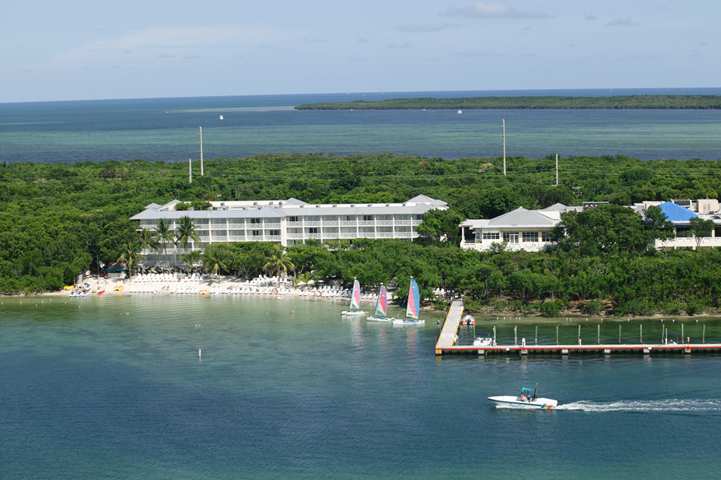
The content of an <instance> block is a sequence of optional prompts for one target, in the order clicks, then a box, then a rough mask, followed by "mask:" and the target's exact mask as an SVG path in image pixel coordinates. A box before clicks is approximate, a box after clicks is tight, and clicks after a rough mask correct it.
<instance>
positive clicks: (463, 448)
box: [0, 297, 721, 480]
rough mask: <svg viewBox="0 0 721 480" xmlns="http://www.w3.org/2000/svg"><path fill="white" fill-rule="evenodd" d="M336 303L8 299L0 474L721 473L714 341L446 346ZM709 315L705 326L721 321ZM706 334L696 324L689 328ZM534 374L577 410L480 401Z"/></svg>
mask: <svg viewBox="0 0 721 480" xmlns="http://www.w3.org/2000/svg"><path fill="white" fill-rule="evenodd" d="M341 309H343V305H334V304H326V303H316V302H310V301H289V300H262V299H255V300H254V299H248V298H211V299H208V298H198V297H184V298H183V297H160V298H139V297H133V298H130V297H125V298H88V299H72V300H71V299H65V300H37V299H35V300H32V299H31V300H13V299H10V300H8V299H4V300H2V302H1V303H0V364H1V365H2V368H0V385H2V388H0V445H1V446H2V448H0V478H2V479H3V480H16V479H33V480H36V479H54V480H55V479H61V480H62V479H73V480H79V479H98V478H104V479H126V478H144V479H156V478H157V479H161V478H162V479H166V478H173V479H200V480H203V479H238V478H252V479H262V478H273V479H319V478H328V479H371V478H373V479H375V478H402V479H414V480H417V479H448V478H458V479H477V478H489V479H507V478H508V477H509V476H513V477H523V478H534V479H540V480H544V479H557V478H584V479H589V480H594V479H618V478H653V479H654V480H661V479H677V478H704V479H709V478H716V476H717V475H718V472H719V471H721V459H720V458H719V456H718V447H717V442H716V439H717V438H718V430H719V427H721V381H719V373H718V372H719V368H720V367H721V356H714V355H693V356H686V357H683V356H680V355H679V356H651V357H646V358H644V357H641V356H624V355H619V356H612V357H608V358H604V357H602V356H595V355H590V356H569V357H567V358H559V357H555V356H547V357H535V358H528V359H519V358H515V357H495V358H488V359H479V358H475V357H448V358H442V359H437V358H435V357H434V355H433V345H434V343H435V340H436V336H437V334H438V329H437V327H436V326H435V319H436V318H438V317H437V316H435V317H428V320H429V322H428V325H427V326H426V327H424V328H419V329H417V328H393V327H391V326H388V325H380V324H370V323H366V322H364V321H360V320H354V321H344V320H341V319H340V318H339V317H340V310H341ZM424 315H426V314H425V313H424ZM720 325H721V324H719V323H718V322H715V323H713V324H712V326H713V328H709V329H708V333H709V334H711V333H713V335H716V336H717V337H718V336H719V334H721V330H720ZM611 327H615V325H611ZM634 327H635V325H634V324H633V323H631V324H625V323H624V329H626V331H627V332H635V331H636V329H635V328H634ZM646 327H647V330H648V331H649V334H650V331H651V330H653V329H652V327H651V324H649V323H647V324H646ZM563 328H564V332H565V334H567V335H571V336H572V335H574V334H575V333H574V332H575V331H576V330H575V326H574V325H572V324H568V325H564V327H563ZM584 328H586V327H584ZM678 328H679V327H678V324H677V323H676V324H672V325H671V329H672V331H674V332H675V331H676V330H677V329H678ZM697 330H698V324H696V323H689V325H688V326H687V330H686V334H687V335H691V336H694V335H696V334H697V333H698V331H697ZM590 331H591V332H593V329H592V328H590ZM608 331H609V333H613V332H615V331H616V330H615V328H609V329H608ZM526 335H527V333H526ZM589 341H591V340H589ZM198 348H202V350H203V356H202V361H200V360H199V359H198V356H197V349H198ZM535 383H539V384H540V386H541V391H542V392H543V393H544V394H546V395H548V396H551V397H555V398H558V399H559V400H560V401H561V402H562V403H566V404H567V405H569V406H568V407H567V408H566V409H565V410H564V409H560V410H558V411H555V412H540V411H534V412H528V411H518V410H498V409H496V408H493V407H492V406H490V405H489V404H488V403H487V402H486V400H485V397H486V396H488V395H493V394H507V393H513V392H516V391H517V389H518V387H519V386H520V385H522V384H531V385H533V384H535Z"/></svg>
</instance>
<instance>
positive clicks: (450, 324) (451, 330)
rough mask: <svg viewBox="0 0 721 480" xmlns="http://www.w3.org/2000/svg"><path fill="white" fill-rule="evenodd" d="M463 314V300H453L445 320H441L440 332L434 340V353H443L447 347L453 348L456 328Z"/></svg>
mask: <svg viewBox="0 0 721 480" xmlns="http://www.w3.org/2000/svg"><path fill="white" fill-rule="evenodd" d="M462 316H463V300H453V301H452V302H451V306H450V308H448V314H447V315H446V320H445V321H444V322H443V327H442V328H441V333H440V335H438V341H436V355H443V353H445V352H446V351H448V349H452V348H454V346H455V344H456V341H457V340H458V328H459V327H460V325H461V317H462Z"/></svg>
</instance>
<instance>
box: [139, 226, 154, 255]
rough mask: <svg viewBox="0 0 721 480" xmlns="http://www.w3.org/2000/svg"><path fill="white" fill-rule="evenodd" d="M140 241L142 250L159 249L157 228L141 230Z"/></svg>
mask: <svg viewBox="0 0 721 480" xmlns="http://www.w3.org/2000/svg"><path fill="white" fill-rule="evenodd" d="M138 242H139V244H140V250H141V251H149V250H157V249H158V245H159V242H158V234H157V232H156V231H155V230H150V229H147V228H144V229H142V230H141V231H140V234H139V236H138Z"/></svg>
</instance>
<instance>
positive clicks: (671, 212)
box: [659, 202, 697, 222]
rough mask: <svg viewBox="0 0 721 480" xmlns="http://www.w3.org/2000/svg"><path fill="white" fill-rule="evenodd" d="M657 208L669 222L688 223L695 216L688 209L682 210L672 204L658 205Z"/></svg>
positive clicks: (682, 208) (680, 207)
mask: <svg viewBox="0 0 721 480" xmlns="http://www.w3.org/2000/svg"><path fill="white" fill-rule="evenodd" d="M659 208H660V209H661V211H662V212H663V214H664V215H666V218H667V219H668V220H669V221H670V222H688V221H690V220H691V219H692V218H696V216H697V215H696V214H695V213H693V212H692V211H691V210H689V209H688V208H684V207H682V206H680V205H676V204H675V203H672V202H663V203H662V204H661V205H659Z"/></svg>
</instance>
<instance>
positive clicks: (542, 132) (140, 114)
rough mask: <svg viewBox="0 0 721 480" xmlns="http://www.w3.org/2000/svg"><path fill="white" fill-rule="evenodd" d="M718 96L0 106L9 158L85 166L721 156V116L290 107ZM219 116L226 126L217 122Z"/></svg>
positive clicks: (0, 157) (1, 149)
mask: <svg viewBox="0 0 721 480" xmlns="http://www.w3.org/2000/svg"><path fill="white" fill-rule="evenodd" d="M640 93H677V94H717V95H718V94H721V88H717V89H709V88H706V89H658V90H655V89H620V90H552V91H548V90H545V91H543V90H540V91H505V92H504V91H494V92H482V91H481V92H412V93H411V92H388V93H366V94H360V93H346V94H324V95H320V94H318V95H268V96H242V97H201V98H170V99H146V100H102V101H69V102H41V103H40V102H39V103H5V104H0V162H78V161H99V160H128V159H146V160H162V161H184V160H187V159H188V158H189V157H194V158H197V156H198V145H197V142H198V132H197V129H198V126H203V127H204V128H205V156H206V158H216V157H242V156H248V155H254V154H260V153H290V152H293V153H299V152H300V153H302V152H324V153H338V154H352V153H379V152H394V153H402V154H417V155H423V156H429V157H435V156H439V157H444V158H458V157H464V156H497V155H499V154H500V150H501V147H500V122H501V118H505V119H506V121H507V125H508V153H509V155H512V156H521V155H522V156H528V157H543V156H545V155H549V154H553V153H560V154H561V155H569V156H570V155H615V154H624V155H629V156H634V157H638V158H642V159H662V158H679V159H689V158H702V159H719V158H721V111H719V110H708V111H704V110H509V111H503V110H466V111H464V112H463V114H460V115H459V114H458V113H457V112H456V111H453V110H440V111H438V110H431V111H422V110H403V111H296V110H294V109H293V108H292V106H293V105H298V104H301V103H308V102H319V101H348V100H357V99H366V100H374V99H382V98H398V97H417V96H435V97H457V96H480V95H549V94H550V95H626V94H640ZM220 115H222V116H223V118H224V119H223V120H220Z"/></svg>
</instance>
